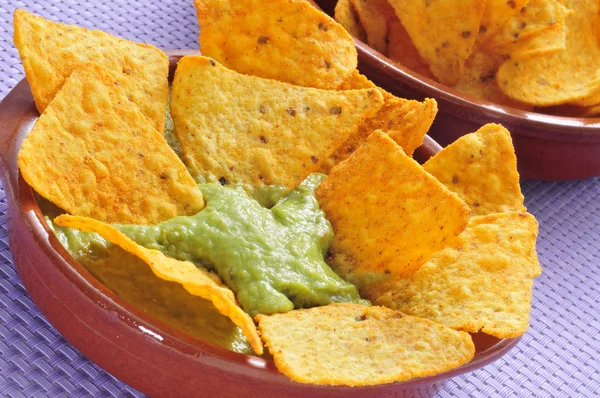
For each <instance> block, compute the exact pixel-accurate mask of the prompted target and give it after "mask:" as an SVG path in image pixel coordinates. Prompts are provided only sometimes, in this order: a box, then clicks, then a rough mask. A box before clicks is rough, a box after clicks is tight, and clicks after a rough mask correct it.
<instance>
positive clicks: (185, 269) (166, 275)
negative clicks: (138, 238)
mask: <svg viewBox="0 0 600 398" xmlns="http://www.w3.org/2000/svg"><path fill="white" fill-rule="evenodd" d="M54 222H55V223H56V225H60V226H62V227H69V228H76V229H78V230H80V231H83V232H95V233H97V234H99V235H100V236H102V237H103V238H104V239H106V240H108V241H109V242H111V243H113V244H115V245H118V246H120V247H121V248H122V249H124V250H126V251H128V252H129V253H132V254H134V255H136V256H137V257H139V258H140V259H141V260H143V261H144V262H145V263H147V264H148V265H149V266H150V268H151V269H152V272H154V274H155V275H156V276H157V277H159V278H160V279H164V280H166V281H169V282H175V283H179V284H181V285H182V286H183V287H184V288H185V290H187V291H188V292H189V293H190V294H192V295H194V296H199V297H202V298H204V299H207V300H210V301H211V302H212V303H213V304H214V306H215V307H216V308H217V310H219V312H220V313H221V314H223V315H225V316H227V317H228V318H229V319H231V320H232V321H233V323H235V324H236V325H237V326H238V327H239V328H240V329H242V332H243V333H244V336H246V338H247V339H248V342H249V343H250V346H251V347H252V348H253V349H254V351H255V352H256V353H257V354H259V355H260V354H262V353H263V345H262V343H261V341H260V337H259V335H258V331H257V329H256V326H255V325H254V322H253V321H252V318H250V316H249V315H248V314H246V313H245V312H244V311H243V310H242V309H241V308H240V306H239V305H238V304H237V301H236V300H235V296H234V295H233V292H232V291H231V290H229V288H227V286H225V285H223V283H222V282H221V281H220V280H219V278H218V276H216V275H214V274H211V273H210V272H208V271H205V270H204V269H201V268H198V267H196V266H195V265H194V264H192V263H191V262H189V261H180V260H176V259H174V258H170V257H167V256H165V255H164V254H163V253H162V252H160V251H158V250H152V249H146V248H145V247H142V246H140V245H138V244H137V243H135V242H134V241H132V240H131V239H129V238H128V237H127V236H125V235H124V234H123V233H121V232H120V231H119V230H118V229H116V228H115V227H113V226H111V225H108V224H104V223H103V222H100V221H97V220H94V219H91V218H86V217H74V216H69V215H61V216H58V217H57V218H56V219H55V220H54Z"/></svg>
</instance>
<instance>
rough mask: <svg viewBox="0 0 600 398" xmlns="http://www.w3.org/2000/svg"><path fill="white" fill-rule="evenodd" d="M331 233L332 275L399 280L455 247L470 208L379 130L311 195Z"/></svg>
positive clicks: (338, 166) (336, 168) (333, 171)
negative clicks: (365, 273) (389, 276)
mask: <svg viewBox="0 0 600 398" xmlns="http://www.w3.org/2000/svg"><path fill="white" fill-rule="evenodd" d="M316 194H317V198H318V199H319V203H320V205H321V208H322V209H323V210H324V211H325V214H326V215H327V219H328V220H329V221H330V222H331V224H332V226H333V230H334V233H335V236H334V239H333V243H332V245H331V248H330V253H331V254H332V258H331V263H332V267H333V268H334V269H335V268H338V270H340V272H342V273H343V274H351V273H354V272H359V271H372V272H374V273H377V274H380V275H384V274H395V275H402V274H406V273H409V272H412V271H414V270H416V269H418V268H419V266H421V264H423V263H424V262H425V261H426V260H427V259H428V258H429V257H430V256H431V255H432V254H433V253H435V252H436V251H438V250H440V249H442V248H443V247H445V246H447V245H448V244H450V243H451V242H452V240H453V239H454V238H455V237H456V236H457V235H458V234H460V233H461V232H462V231H463V229H464V228H465V226H466V224H467V220H468V218H469V208H468V206H467V205H466V204H465V203H464V202H463V201H462V200H461V199H460V198H459V197H458V195H456V194H454V193H452V192H450V191H449V190H448V189H447V188H446V187H444V186H443V185H442V184H441V183H440V182H438V181H437V180H436V179H435V178H433V176H431V175H430V174H428V173H426V172H425V171H424V170H423V168H422V167H421V166H420V165H419V164H418V163H417V162H415V161H414V160H413V159H411V158H409V157H408V156H406V154H405V153H404V152H403V151H402V148H401V147H400V146H398V145H397V144H396V143H395V142H394V141H393V140H392V139H391V138H390V137H389V136H388V135H387V134H385V133H383V132H382V131H380V130H377V131H375V132H374V133H373V134H371V135H370V136H369V138H368V139H367V140H366V142H365V143H364V144H363V145H362V146H361V147H360V148H358V149H357V150H356V151H355V152H354V153H353V154H352V156H350V157H349V158H348V159H347V160H346V161H345V162H342V163H340V164H338V165H337V166H336V167H335V168H334V169H333V170H332V171H331V173H330V174H329V177H328V178H327V179H326V180H325V181H323V182H322V183H321V185H320V186H319V187H318V188H317V191H316Z"/></svg>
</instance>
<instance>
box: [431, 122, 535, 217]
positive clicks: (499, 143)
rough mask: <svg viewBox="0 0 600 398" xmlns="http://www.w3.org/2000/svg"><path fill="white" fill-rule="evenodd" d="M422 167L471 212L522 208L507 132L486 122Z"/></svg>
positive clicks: (484, 212)
mask: <svg viewBox="0 0 600 398" xmlns="http://www.w3.org/2000/svg"><path fill="white" fill-rule="evenodd" d="M423 167H424V168H425V170H426V171H427V172H429V173H431V174H432V175H433V176H434V177H435V178H437V179H438V180H439V181H440V182H441V183H442V184H444V185H445V186H447V187H448V189H450V190H451V191H453V192H456V193H457V194H458V195H459V196H460V197H461V198H462V199H463V200H464V201H465V202H466V203H467V204H468V205H469V207H470V208H471V214H472V215H476V216H477V215H484V214H490V213H499V212H504V211H525V207H524V206H523V194H522V193H521V186H520V185H519V172H518V171H517V158H516V156H515V149H514V147H513V145H512V139H511V137H510V133H509V132H508V130H506V129H505V128H504V127H502V126H501V125H499V124H486V125H485V126H483V127H481V128H480V129H479V130H477V131H476V132H475V133H471V134H467V135H464V136H462V137H460V138H459V139H458V140H456V141H455V142H453V143H452V144H450V145H449V146H447V147H446V148H444V149H442V150H441V151H440V152H438V153H437V154H436V155H434V156H433V157H432V158H430V159H429V160H428V161H427V162H426V163H425V164H424V165H423Z"/></svg>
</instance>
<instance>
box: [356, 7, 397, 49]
mask: <svg viewBox="0 0 600 398" xmlns="http://www.w3.org/2000/svg"><path fill="white" fill-rule="evenodd" d="M350 1H351V2H352V4H353V5H354V8H355V9H356V13H357V14H358V17H359V19H360V23H361V25H362V26H363V28H364V29H365V33H366V35H367V42H368V43H369V46H371V47H372V48H374V49H375V50H376V51H379V52H380V53H382V54H384V55H385V54H387V38H388V23H389V22H392V21H394V20H396V21H397V20H398V17H397V16H396V14H394V9H393V8H392V6H391V5H390V4H389V3H388V2H387V0H350Z"/></svg>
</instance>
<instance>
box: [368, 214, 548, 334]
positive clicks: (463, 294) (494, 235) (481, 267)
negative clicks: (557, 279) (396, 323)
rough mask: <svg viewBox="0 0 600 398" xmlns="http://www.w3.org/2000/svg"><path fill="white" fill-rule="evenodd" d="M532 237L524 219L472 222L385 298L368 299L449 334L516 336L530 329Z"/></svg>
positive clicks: (532, 223) (532, 224) (534, 270)
mask: <svg viewBox="0 0 600 398" xmlns="http://www.w3.org/2000/svg"><path fill="white" fill-rule="evenodd" d="M537 232H538V225H537V221H536V220H535V217H533V216H532V215H531V214H528V213H520V212H511V213H495V214H490V215H487V216H479V217H473V218H471V220H470V221H469V226H468V228H467V229H466V230H465V232H463V234H461V236H460V237H459V239H458V242H457V244H455V245H453V247H449V248H446V249H444V250H442V251H440V252H438V253H436V254H435V255H434V256H433V257H432V258H431V259H430V260H429V261H428V262H427V263H425V264H423V266H422V267H421V268H419V270H418V271H417V272H416V273H414V274H413V275H409V276H407V277H406V278H404V280H402V279H400V280H399V281H397V283H396V286H393V285H392V287H391V289H389V290H388V291H387V292H386V293H385V294H382V295H380V296H377V295H373V294H370V295H369V298H371V299H372V300H373V301H374V302H375V303H377V304H378V305H384V306H386V307H389V308H392V309H395V310H398V311H402V312H405V313H407V314H411V315H414V316H420V317H423V318H427V319H430V320H432V321H435V322H439V323H441V324H444V325H447V326H449V327H451V328H453V329H457V330H463V331H466V332H471V333H475V332H478V331H480V330H481V331H483V332H484V333H487V334H490V335H492V336H496V337H499V338H512V337H517V336H520V335H522V334H523V333H525V331H526V330H527V327H528V323H529V312H530V309H531V294H532V286H533V280H532V278H535V277H536V276H538V275H539V274H540V273H541V268H540V266H539V262H538V260H537V254H536V251H535V241H536V237H537ZM387 287H390V285H389V284H388V285H387Z"/></svg>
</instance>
